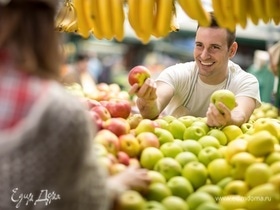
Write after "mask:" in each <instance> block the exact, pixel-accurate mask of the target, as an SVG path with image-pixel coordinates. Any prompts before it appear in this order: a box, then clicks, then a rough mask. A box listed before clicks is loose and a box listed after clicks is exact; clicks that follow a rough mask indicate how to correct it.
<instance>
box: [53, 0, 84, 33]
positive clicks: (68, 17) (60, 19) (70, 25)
mask: <svg viewBox="0 0 280 210" xmlns="http://www.w3.org/2000/svg"><path fill="white" fill-rule="evenodd" d="M55 30H57V31H60V32H69V33H72V32H77V30H78V21H77V12H76V8H75V7H74V5H73V3H72V2H71V0H65V1H64V3H63V5H62V7H61V8H60V9H59V11H58V13H57V15H56V17H55Z"/></svg>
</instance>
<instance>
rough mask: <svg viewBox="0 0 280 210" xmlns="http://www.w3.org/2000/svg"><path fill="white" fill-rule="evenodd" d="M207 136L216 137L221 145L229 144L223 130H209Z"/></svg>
mask: <svg viewBox="0 0 280 210" xmlns="http://www.w3.org/2000/svg"><path fill="white" fill-rule="evenodd" d="M207 135H209V136H214V137H216V139H218V141H219V143H220V145H223V146H225V145H226V144H227V136H226V135H225V134H224V132H223V131H222V130H220V129H218V128H212V129H211V130H209V132H208V133H207Z"/></svg>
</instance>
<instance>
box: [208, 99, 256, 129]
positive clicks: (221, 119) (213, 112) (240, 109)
mask: <svg viewBox="0 0 280 210" xmlns="http://www.w3.org/2000/svg"><path fill="white" fill-rule="evenodd" d="M236 103H237V106H236V107H235V108H234V109H233V110H232V111H230V110H229V109H228V108H227V107H226V106H225V105H224V104H222V103H220V104H219V108H220V109H221V110H222V111H223V114H221V113H220V112H219V111H218V110H217V108H216V107H215V106H214V104H210V106H209V108H208V111H207V114H206V116H207V124H208V125H209V126H217V127H219V126H225V125H237V126H241V125H242V124H243V123H245V122H248V120H249V119H250V117H251V115H252V113H253V111H254V109H255V108H256V100H255V99H253V98H250V97H244V96H243V97H238V98H236Z"/></svg>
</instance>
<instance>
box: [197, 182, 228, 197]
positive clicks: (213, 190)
mask: <svg viewBox="0 0 280 210" xmlns="http://www.w3.org/2000/svg"><path fill="white" fill-rule="evenodd" d="M196 191H197V192H206V193H208V194H210V195H211V196H212V197H213V198H217V197H220V196H222V195H223V190H222V188H221V187H220V186H218V185H216V184H206V185H203V186H201V187H200V188H198V189H197V190H196Z"/></svg>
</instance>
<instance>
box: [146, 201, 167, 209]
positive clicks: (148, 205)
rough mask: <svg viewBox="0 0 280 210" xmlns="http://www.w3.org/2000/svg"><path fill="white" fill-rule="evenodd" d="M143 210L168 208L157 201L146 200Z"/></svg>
mask: <svg viewBox="0 0 280 210" xmlns="http://www.w3.org/2000/svg"><path fill="white" fill-rule="evenodd" d="M143 210H168V209H166V208H165V206H164V205H163V204H162V203H161V202H158V201H147V202H146V205H145V207H144V209H143Z"/></svg>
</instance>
